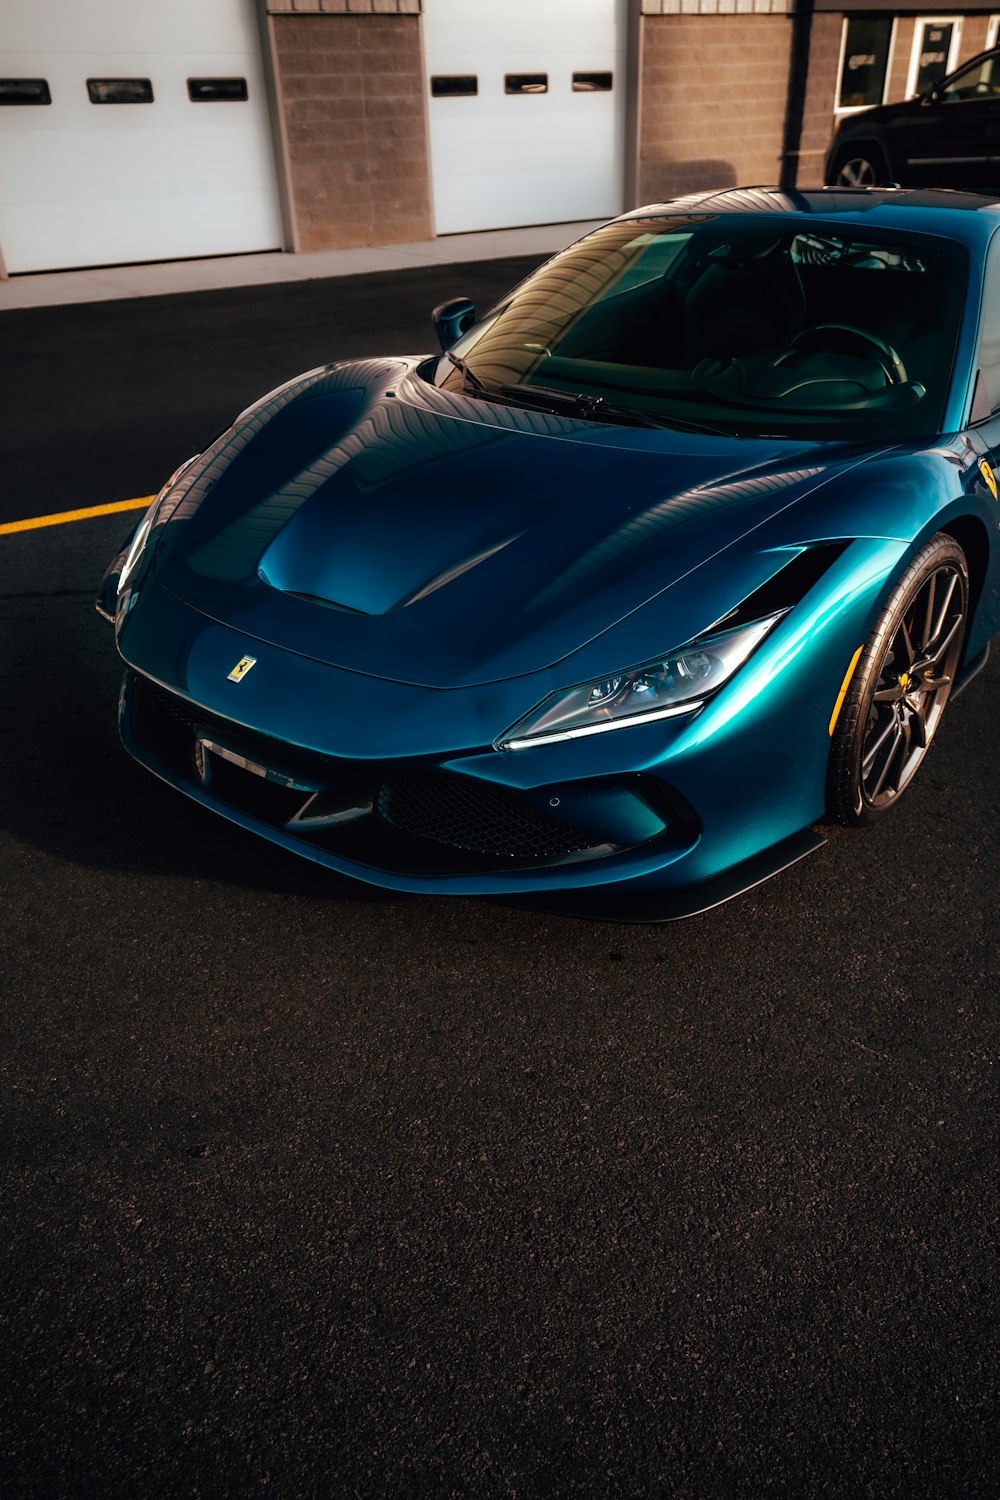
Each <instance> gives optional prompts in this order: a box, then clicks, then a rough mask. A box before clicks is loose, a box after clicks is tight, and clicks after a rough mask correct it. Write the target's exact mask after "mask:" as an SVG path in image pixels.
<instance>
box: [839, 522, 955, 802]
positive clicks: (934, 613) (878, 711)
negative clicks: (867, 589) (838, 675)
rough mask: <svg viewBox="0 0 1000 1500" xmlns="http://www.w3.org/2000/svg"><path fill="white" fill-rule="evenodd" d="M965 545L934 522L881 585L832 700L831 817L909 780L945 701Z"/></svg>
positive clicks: (889, 794)
mask: <svg viewBox="0 0 1000 1500" xmlns="http://www.w3.org/2000/svg"><path fill="white" fill-rule="evenodd" d="M968 611H969V572H968V568H967V566H966V562H965V554H964V553H963V551H962V549H961V547H959V546H958V544H957V543H956V542H954V541H953V540H952V539H951V537H949V536H945V535H944V534H943V533H942V532H939V533H938V534H937V536H935V537H932V538H931V540H930V541H929V542H928V543H927V545H926V546H925V547H922V548H921V550H920V551H919V552H918V553H917V555H916V557H915V558H914V559H913V561H912V563H911V564H910V566H909V567H908V568H907V570H906V572H905V573H904V574H903V576H902V578H901V579H900V580H899V582H898V583H897V584H896V586H895V588H894V589H893V591H892V593H891V594H890V595H889V597H888V599H887V600H886V602H885V605H884V607H883V609H882V613H881V614H880V615H879V618H878V623H877V624H876V626H875V629H874V631H873V632H872V635H871V639H870V640H869V641H868V644H867V645H866V646H865V647H864V650H863V651H862V653H861V656H860V658H859V660H858V665H857V667H856V668H855V671H854V675H853V677H852V678H851V682H850V686H849V687H848V690H847V693H846V695H845V698H844V702H843V704H842V705H841V708H840V713H839V714H838V716H837V722H836V724H835V726H834V731H833V738H832V741H831V745H830V765H829V774H828V778H827V805H828V809H829V813H830V817H831V818H832V819H833V820H834V821H835V822H837V823H846V824H853V825H862V824H865V823H873V822H874V821H875V820H876V818H880V817H881V816H882V815H883V813H886V812H888V811H889V809H890V808H891V807H894V806H895V804H896V803H897V802H898V801H899V799H900V797H901V796H902V795H903V792H904V791H905V790H906V788H907V787H908V786H909V784H910V782H911V781H912V780H913V777H914V775H915V774H916V772H917V770H918V768H919V766H920V763H921V761H922V760H923V758H924V756H925V755H926V753H927V750H928V747H929V746H930V743H931V740H932V739H933V738H934V735H935V733H936V731H937V727H938V725H939V724H940V722H941V715H942V714H943V713H944V710H945V705H946V704H947V702H948V698H949V695H950V693H951V689H952V685H953V683H954V680H955V675H956V673H957V671H958V665H959V662H960V660H961V656H962V645H963V642H964V640H965V627H966V621H967V618H968Z"/></svg>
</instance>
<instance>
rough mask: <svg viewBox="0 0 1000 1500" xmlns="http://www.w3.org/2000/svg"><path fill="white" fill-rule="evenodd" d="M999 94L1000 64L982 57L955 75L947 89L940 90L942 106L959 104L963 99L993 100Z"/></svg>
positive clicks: (992, 58) (995, 59)
mask: <svg viewBox="0 0 1000 1500" xmlns="http://www.w3.org/2000/svg"><path fill="white" fill-rule="evenodd" d="M997 94H1000V62H998V61H997V58H996V57H984V58H982V59H981V60H980V61H979V62H977V63H973V65H972V66H971V67H970V68H963V69H962V71H961V73H956V74H955V76H954V78H953V79H952V80H951V82H950V83H949V84H948V87H947V88H944V89H942V90H941V102H942V103H943V104H956V103H961V102H962V101H963V100H965V99H991V98H993V99H995V98H996V96H997Z"/></svg>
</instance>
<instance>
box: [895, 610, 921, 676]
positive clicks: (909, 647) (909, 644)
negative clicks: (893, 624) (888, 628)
mask: <svg viewBox="0 0 1000 1500" xmlns="http://www.w3.org/2000/svg"><path fill="white" fill-rule="evenodd" d="M899 633H900V635H901V636H902V637H903V649H904V650H905V652H906V669H907V671H909V670H910V668H911V667H912V666H913V658H914V657H915V656H916V654H917V653H916V650H915V649H914V645H913V640H912V638H911V636H910V632H909V630H908V629H907V626H906V621H905V620H902V621H900V626H899ZM893 644H895V642H894V643H893Z"/></svg>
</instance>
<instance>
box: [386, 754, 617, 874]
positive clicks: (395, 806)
mask: <svg viewBox="0 0 1000 1500" xmlns="http://www.w3.org/2000/svg"><path fill="white" fill-rule="evenodd" d="M376 807H377V810H378V814H379V816H380V817H381V818H382V819H383V820H384V821H385V822H386V823H389V824H390V825H391V826H392V827H393V828H398V829H401V830H402V831H403V832H405V833H409V834H411V835H413V836H415V837H417V838H422V839H430V840H432V841H433V842H434V843H436V844H446V845H448V846H449V847H450V848H452V849H466V850H469V851H471V852H473V853H476V854H492V855H499V856H501V857H502V858H504V859H510V860H517V861H519V862H522V863H524V862H530V861H532V860H547V859H558V858H560V857H563V856H565V855H567V854H577V853H582V852H583V851H585V850H587V849H592V848H595V847H597V846H596V845H595V844H594V842H593V841H592V840H591V839H588V838H587V837H586V836H585V835H584V834H582V833H580V832H579V831H578V830H577V829H575V828H569V827H567V826H566V824H565V823H560V822H559V820H558V819H557V818H553V817H552V816H551V815H550V814H549V813H547V812H546V811H545V810H544V809H543V808H538V807H535V806H534V805H533V804H532V803H531V802H529V801H528V800H527V799H526V798H525V797H523V796H521V795H519V794H518V793H516V792H511V791H508V790H507V789H506V788H505V787H496V786H488V785H484V784H482V783H479V782H473V781H466V780H465V779H463V778H460V777H457V776H437V775H433V774H430V773H427V774H421V773H419V772H414V773H411V774H404V775H399V776H394V777H393V778H392V780H391V781H386V782H384V783H383V785H382V786H381V787H380V788H379V793H378V799H377V803H376Z"/></svg>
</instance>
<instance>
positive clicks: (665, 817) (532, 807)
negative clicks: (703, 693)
mask: <svg viewBox="0 0 1000 1500" xmlns="http://www.w3.org/2000/svg"><path fill="white" fill-rule="evenodd" d="M129 677H130V681H131V690H130V694H129V701H130V709H131V712H130V726H131V731H132V734H133V736H134V738H135V740H136V741H137V743H138V746H139V747H141V748H142V750H143V751H144V752H145V753H146V754H149V755H150V756H152V758H153V760H154V761H156V762H159V763H160V764H161V765H163V766H165V767H167V768H169V769H170V770H171V771H172V772H173V773H174V774H175V775H176V776H177V777H178V778H179V779H180V780H181V781H182V782H187V783H189V784H191V785H192V786H194V787H197V788H198V789H199V790H200V791H203V792H204V793H206V794H207V795H208V796H209V797H210V798H211V799H212V800H214V801H216V802H218V803H219V804H220V805H222V806H225V807H228V808H231V809H233V810H234V811H239V812H242V813H244V814H246V815H247V816H249V817H251V818H252V819H254V820H255V821H256V822H257V823H259V824H262V825H264V826H266V827H270V828H272V829H274V830H276V831H280V832H282V833H283V834H285V835H287V836H290V837H292V838H294V839H295V840H296V841H297V842H298V843H300V844H301V845H302V846H303V848H309V849H311V850H313V851H317V850H323V851H325V852H328V853H330V854H336V855H340V856H342V857H344V858H347V859H351V860H354V861H357V862H358V863H360V864H363V865H368V866H370V867H371V868H372V869H379V870H386V871H395V872H397V873H399V874H410V875H425V874H426V875H431V874H433V875H447V874H459V873H466V872H469V873H474V872H483V873H485V872H490V871H497V870H516V869H519V868H520V869H532V868H538V867H539V866H545V865H557V864H560V863H562V862H563V861H572V862H575V861H577V860H581V859H583V860H591V859H593V860H596V859H602V858H605V857H607V856H608V855H611V854H614V853H618V852H620V851H622V850H625V849H628V848H631V847H633V846H634V845H635V844H636V843H642V842H645V841H646V840H647V839H648V838H650V837H652V836H654V835H655V834H660V833H665V832H666V831H667V829H668V828H671V827H672V828H673V830H674V833H675V834H676V835H680V834H681V833H683V831H684V829H685V826H686V825H685V817H686V814H685V813H684V810H683V809H681V811H680V812H679V813H678V811H677V809H676V808H674V807H673V805H672V803H671V801H670V795H668V793H667V789H665V788H663V787H662V784H658V783H652V782H651V781H650V783H649V790H648V791H644V790H643V787H644V786H645V782H644V781H642V778H634V777H629V778H625V779H623V781H622V782H621V783H617V784H616V785H612V786H611V787H610V791H611V792H612V793H613V794H614V795H613V797H612V799H611V800H612V802H613V803H614V806H612V807H610V808H609V811H608V813H607V815H606V816H605V815H603V814H599V815H595V814H594V812H593V811H592V810H591V811H590V812H589V813H588V815H587V817H586V818H583V817H581V818H580V821H581V822H585V823H586V825H587V827H586V831H584V829H582V828H580V827H575V826H573V825H572V824H571V823H569V822H564V821H561V820H560V819H559V818H557V817H554V816H553V815H552V813H551V812H550V811H549V809H548V807H547V806H545V805H544V803H545V801H547V800H548V799H547V793H546V791H545V789H544V788H542V789H539V790H538V791H537V792H536V793H528V792H521V791H517V790H514V789H512V788H509V787H504V786H497V785H493V784H491V783H489V782H483V781H478V780H476V779H475V778H473V777H471V776H463V775H460V774H457V773H453V772H449V771H441V770H437V769H427V770H423V769H414V770H401V769H400V768H399V766H398V765H396V764H391V765H390V764H385V763H383V764H381V765H379V764H373V763H369V762H360V761H347V760H339V759H336V758H333V757H325V756H320V755H317V754H315V753H313V752H310V751H307V750H304V749H299V748H297V747H295V746H293V745H288V744H285V743H284V742H282V741H279V740H274V739H269V738H267V737H265V736H263V735H259V734H257V733H256V732H254V731H251V730H247V729H244V728H243V727H241V726H240V725H237V724H233V723H231V722H230V721H228V720H225V719H222V718H220V717H219V716H217V715H215V714H211V713H208V712H206V711H205V710H203V709H201V708H199V707H197V706H195V705H192V704H190V703H187V702H186V701H185V700H184V699H182V698H180V697H177V696H176V695H175V694H173V693H170V692H167V691H165V690H164V689H163V688H160V687H158V686H157V685H156V684H154V683H152V682H150V681H149V680H148V679H147V678H143V677H141V676H140V675H138V674H131V673H130V674H129ZM199 739H202V740H205V739H208V740H209V741H216V743H217V744H218V745H219V746H221V747H224V748H228V749H229V750H231V751H233V752H235V753H236V754H237V755H244V756H246V757H247V759H248V761H250V762H251V763H253V764H254V765H256V766H257V767H258V768H259V769H260V768H267V769H268V770H269V771H271V772H274V773H278V774H279V776H281V775H283V776H291V777H292V778H294V781H295V783H296V784H295V785H292V786H289V785H283V784H276V782H275V780H274V779H268V778H267V777H266V776H264V775H260V774H254V772H253V771H252V770H251V769H248V768H247V767H245V766H243V765H241V764H238V763H234V762H233V759H232V758H230V759H228V760H227V759H226V758H225V755H224V754H223V753H221V752H220V753H215V752H213V751H212V749H211V745H209V746H207V747H206V748H205V752H204V754H205V757H206V758H207V760H208V774H207V775H205V776H204V777H202V776H200V775H199V772H198V769H197V766H196V753H195V750H196V743H197V741H198V740H199ZM640 782H642V785H640ZM592 785H593V784H592V783H587V787H588V788H589V787H590V786H592ZM304 787H315V788H317V792H316V794H315V795H313V794H312V793H311V792H309V791H306V790H303V789H302V788H304ZM559 790H560V792H561V793H562V794H563V795H562V797H561V799H560V800H561V801H562V802H564V803H565V802H567V798H566V796H565V792H566V788H560V789H559ZM605 790H607V788H605ZM588 795H589V792H588V793H587V794H586V795H585V796H584V798H583V800H584V801H585V802H586V801H587V796H588ZM615 798H617V802H615ZM665 799H666V800H665ZM573 800H574V801H575V805H576V806H577V807H579V806H580V798H579V797H577V798H576V799H573ZM633 806H640V807H643V808H645V809H646V810H647V816H646V821H645V822H642V820H640V822H641V826H639V825H637V824H636V823H635V822H634V821H633V820H630V818H629V817H628V815H627V812H623V808H624V809H627V808H628V807H633ZM651 806H652V807H654V808H658V809H659V810H660V813H661V814H662V816H661V817H655V816H654V817H652V822H650V816H651V815H650V814H649V811H648V810H649V808H650V807H651ZM304 810H305V817H304V818H303V811H304ZM688 821H690V820H688Z"/></svg>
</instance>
